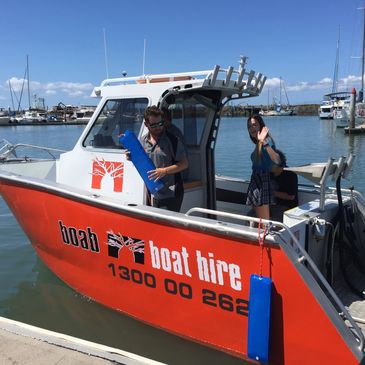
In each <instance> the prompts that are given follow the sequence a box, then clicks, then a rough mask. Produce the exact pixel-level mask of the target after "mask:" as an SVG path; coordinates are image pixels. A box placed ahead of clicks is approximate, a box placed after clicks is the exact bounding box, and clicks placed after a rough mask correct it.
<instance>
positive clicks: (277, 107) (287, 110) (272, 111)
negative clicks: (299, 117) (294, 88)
mask: <svg viewBox="0 0 365 365" xmlns="http://www.w3.org/2000/svg"><path fill="white" fill-rule="evenodd" d="M279 88H280V94H279V95H280V97H279V102H277V100H276V98H275V96H274V97H273V104H272V105H271V106H269V105H268V107H267V110H260V112H259V114H260V115H264V116H266V117H278V116H287V115H295V110H294V109H293V108H292V107H291V106H290V103H289V98H288V94H287V92H286V89H285V86H284V82H283V80H282V78H281V77H280V87H279ZM282 91H284V93H285V97H286V101H287V104H286V106H285V107H283V105H282V102H281V99H282ZM268 92H269V91H268Z"/></svg>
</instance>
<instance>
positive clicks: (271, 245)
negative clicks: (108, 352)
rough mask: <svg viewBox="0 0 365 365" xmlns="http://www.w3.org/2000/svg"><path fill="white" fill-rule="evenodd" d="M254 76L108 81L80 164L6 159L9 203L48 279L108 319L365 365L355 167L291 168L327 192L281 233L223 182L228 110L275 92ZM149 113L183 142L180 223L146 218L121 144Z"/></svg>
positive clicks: (3, 175) (309, 196)
mask: <svg viewBox="0 0 365 365" xmlns="http://www.w3.org/2000/svg"><path fill="white" fill-rule="evenodd" d="M245 66H246V59H245V58H242V59H241V62H240V67H239V69H238V70H235V69H234V68H233V67H229V68H227V69H222V68H220V67H219V66H216V67H215V68H214V69H213V70H210V71H202V72H191V73H189V76H190V77H189V78H187V77H186V76H187V75H186V74H167V75H159V78H161V81H160V82H145V83H136V81H137V80H140V79H141V77H135V78H133V77H131V78H120V79H109V80H105V81H103V82H102V84H101V86H100V87H97V88H95V90H94V92H93V95H94V96H96V97H99V98H100V103H99V106H98V107H97V109H96V111H95V113H94V115H93V117H92V118H91V119H90V122H89V124H88V125H87V127H86V128H85V130H84V132H83V133H82V135H81V136H80V139H79V141H78V142H77V143H76V145H75V147H74V148H73V150H71V151H68V152H65V153H62V154H61V155H60V157H59V158H57V159H31V158H29V157H27V158H26V159H24V160H22V159H21V158H20V157H19V154H18V155H16V154H15V152H16V150H17V148H18V146H13V145H11V144H10V143H5V144H4V146H3V148H1V147H0V161H1V163H0V193H1V194H2V196H3V198H4V200H5V201H6V202H7V204H8V205H9V207H10V209H11V210H12V212H13V214H14V215H15V217H16V218H17V220H18V221H19V224H20V225H21V227H22V228H23V230H24V232H25V233H26V234H27V235H28V237H29V239H30V241H31V242H32V245H33V246H34V249H35V250H36V252H37V253H38V255H39V256H40V257H41V259H42V260H43V261H44V262H45V263H46V265H47V266H48V267H49V268H50V269H51V270H52V271H53V272H54V273H55V274H56V275H57V276H58V277H60V278H61V279H62V280H63V281H64V282H66V283H67V284H68V285H69V286H71V287H72V288H73V289H74V290H76V291H78V292H80V293H82V294H83V295H85V296H88V297H90V298H91V299H93V300H95V301H97V302H99V303H101V304H103V305H105V306H107V307H110V308H113V309H115V310H117V311H120V312H123V313H125V314H128V315H130V316H132V317H134V318H137V319H139V320H141V321H143V322H146V323H148V324H150V325H153V326H156V327H158V328H161V329H163V330H166V331H169V332H171V333H174V334H176V335H179V336H182V337H185V338H188V339H191V340H194V341H197V342H199V343H202V344H205V345H207V346H210V347H213V348H216V349H219V350H222V351H225V352H227V353H229V354H231V355H234V356H237V357H239V358H242V359H243V360H246V361H249V362H252V363H269V364H275V365H279V364H286V365H294V364H295V365H298V364H321V365H323V364H338V365H340V364H341V365H342V364H346V365H348V364H360V363H363V362H364V361H365V360H364V334H363V331H364V328H365V326H364V323H365V320H364V318H365V316H363V313H364V312H362V310H363V308H364V307H365V304H364V299H363V298H356V296H355V295H356V294H359V293H358V292H359V291H360V292H361V291H362V290H363V289H364V288H363V286H364V285H363V283H364V281H361V280H359V278H361V274H362V272H361V265H363V262H364V256H361V257H360V255H359V254H358V255H357V258H358V260H356V257H355V256H356V255H353V252H357V253H359V252H362V251H361V250H363V249H364V247H363V243H362V242H363V241H364V228H365V226H364V221H363V214H361V212H362V211H364V205H363V198H362V196H361V195H360V194H359V193H357V192H355V191H346V190H344V189H341V188H340V181H341V178H343V177H346V174H347V173H348V171H349V168H350V166H351V161H352V157H351V156H350V157H349V158H348V159H343V158H341V159H340V160H339V161H337V162H335V161H333V160H329V161H328V162H327V163H324V164H311V165H308V166H303V167H298V168H293V170H295V172H297V173H298V174H302V175H303V176H305V177H308V178H310V179H311V180H313V181H315V182H318V183H319V186H317V187H314V186H313V187H310V188H309V187H308V186H307V187H300V189H299V204H300V205H299V206H298V207H295V208H293V209H291V210H289V211H285V212H284V214H283V222H278V221H277V222H272V221H262V222H261V221H259V220H258V219H256V218H253V217H250V216H249V215H248V211H247V210H245V209H246V207H244V206H243V201H244V195H245V191H246V190H247V185H248V182H247V181H244V180H240V179H234V178H229V177H222V176H219V177H217V176H215V170H214V145H215V143H214V142H215V139H216V136H217V132H218V129H219V123H220V118H219V116H220V111H221V109H222V108H223V106H224V104H225V103H227V102H228V101H229V100H232V99H239V98H245V97H251V96H256V95H259V93H260V92H261V90H262V88H263V86H264V83H265V79H266V78H265V77H264V76H263V75H261V74H257V73H255V72H254V71H250V72H246V70H245ZM148 105H159V106H160V107H167V108H168V109H169V110H170V111H171V115H172V121H173V123H174V124H176V126H177V127H179V128H180V129H181V131H182V132H183V133H184V138H185V141H186V144H187V150H188V157H189V166H190V168H189V172H188V176H185V196H184V201H183V205H182V209H181V212H179V213H175V212H170V211H166V210H162V209H158V208H153V207H150V206H148V205H147V201H146V188H145V185H144V183H143V180H142V178H141V177H140V176H139V174H138V172H137V170H136V168H135V167H134V165H133V163H132V162H131V161H129V160H127V158H126V155H125V150H123V149H122V147H121V145H120V144H119V140H118V136H119V135H120V134H121V133H123V132H124V131H126V130H130V131H134V132H135V134H137V135H138V136H139V137H141V136H142V135H143V134H144V133H145V132H146V130H145V129H144V128H145V127H144V125H143V119H142V118H141V115H143V111H144V109H145V108H146V107H147V106H148ZM38 148H39V147H38ZM15 156H17V157H15ZM331 176H333V177H335V178H336V179H337V182H338V187H337V196H336V191H335V190H334V189H330V188H327V181H328V179H329V178H330V177H331ZM351 212H352V213H354V212H355V214H350V213H351ZM34 217H37V220H36V221H35V219H34ZM346 231H348V232H350V231H351V234H353V236H351V235H350V234H347V233H346ZM351 237H352V238H351ZM344 247H345V248H346V249H344ZM351 247H352V250H350V248H351ZM356 250H357V251H356ZM355 261H359V265H357V264H356V262H355ZM349 274H351V280H350V282H351V285H352V287H353V288H352V289H356V290H357V291H358V292H356V290H352V291H350V290H349V289H348V286H347V284H346V282H347V281H349V276H350V275H349ZM355 274H356V275H355ZM355 277H356V279H355ZM361 285H362V286H361Z"/></svg>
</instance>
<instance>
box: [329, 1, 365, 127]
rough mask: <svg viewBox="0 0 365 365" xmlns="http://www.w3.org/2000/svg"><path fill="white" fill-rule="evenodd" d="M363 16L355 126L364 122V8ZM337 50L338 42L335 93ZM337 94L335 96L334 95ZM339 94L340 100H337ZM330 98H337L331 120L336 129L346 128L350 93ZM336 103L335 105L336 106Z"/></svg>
mask: <svg viewBox="0 0 365 365" xmlns="http://www.w3.org/2000/svg"><path fill="white" fill-rule="evenodd" d="M363 10H364V15H363V34H364V35H363V39H362V56H361V57H360V58H361V89H360V91H359V94H358V98H357V102H356V106H355V124H360V123H364V122H365V102H364V59H365V57H364V54H365V6H364V9H363ZM338 49H339V40H338V42H337V54H336V67H337V68H336V67H335V75H336V78H335V77H334V83H335V81H336V91H337V74H338V52H339V51H338ZM336 94H337V95H336ZM339 94H341V96H342V97H341V98H339V96H340V95H339ZM329 95H332V96H337V99H336V101H335V102H334V104H333V119H334V122H335V124H336V126H337V127H338V128H344V127H347V126H348V123H349V120H350V96H351V92H342V93H333V94H329ZM336 103H337V104H336Z"/></svg>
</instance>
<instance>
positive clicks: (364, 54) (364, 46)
mask: <svg viewBox="0 0 365 365" xmlns="http://www.w3.org/2000/svg"><path fill="white" fill-rule="evenodd" d="M363 11H364V17H363V18H364V19H363V23H364V24H363V26H364V31H363V36H362V56H361V90H360V93H361V94H360V95H359V96H360V98H359V99H360V100H361V101H363V100H364V59H365V58H364V57H365V0H364V7H363Z"/></svg>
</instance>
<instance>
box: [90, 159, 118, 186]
mask: <svg viewBox="0 0 365 365" xmlns="http://www.w3.org/2000/svg"><path fill="white" fill-rule="evenodd" d="M91 175H92V180H91V187H92V188H93V189H101V185H102V183H103V185H104V184H105V185H106V184H108V183H110V182H111V181H112V184H113V191H115V192H117V193H118V192H121V191H122V190H123V175H124V164H123V162H115V161H105V160H104V159H103V158H102V159H98V158H96V159H95V160H93V171H92V174H91ZM105 185H104V186H105Z"/></svg>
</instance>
